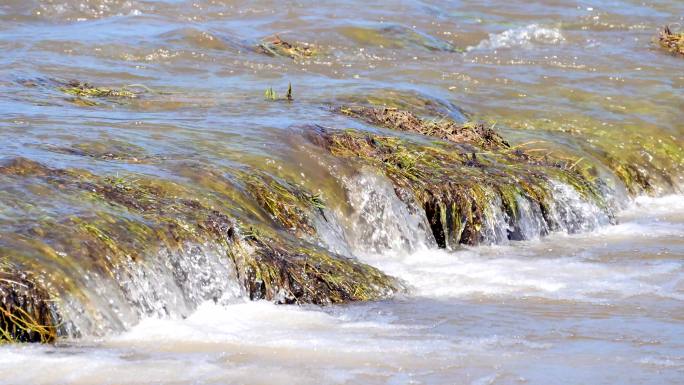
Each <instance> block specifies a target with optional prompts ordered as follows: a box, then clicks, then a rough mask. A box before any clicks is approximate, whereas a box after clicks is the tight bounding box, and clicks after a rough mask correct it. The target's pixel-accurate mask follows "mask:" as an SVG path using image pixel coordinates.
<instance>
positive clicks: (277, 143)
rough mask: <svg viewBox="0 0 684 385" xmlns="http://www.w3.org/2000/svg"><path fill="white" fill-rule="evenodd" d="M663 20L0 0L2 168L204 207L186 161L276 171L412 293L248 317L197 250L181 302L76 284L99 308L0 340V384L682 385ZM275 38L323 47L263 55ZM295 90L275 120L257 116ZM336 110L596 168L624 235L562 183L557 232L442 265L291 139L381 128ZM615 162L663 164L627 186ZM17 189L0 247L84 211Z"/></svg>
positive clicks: (526, 6) (678, 19) (645, 12)
mask: <svg viewBox="0 0 684 385" xmlns="http://www.w3.org/2000/svg"><path fill="white" fill-rule="evenodd" d="M675 23H680V24H684V2H682V1H679V0H658V1H650V2H642V1H632V0H610V1H609V0H586V1H570V0H539V1H534V2H530V1H523V0H506V1H503V0H492V1H486V2H482V1H415V0H410V1H384V2H372V1H363V2H362V1H356V0H353V1H346V2H339V3H333V2H310V1H280V2H276V1H228V0H196V1H189V2H184V1H174V0H167V1H161V0H159V1H136V0H127V1H123V0H67V1H64V0H54V1H35V0H29V1H24V0H21V1H20V0H2V1H0V48H2V51H3V55H1V56H0V133H2V141H0V155H1V156H2V157H3V159H5V158H6V159H10V158H17V157H22V158H28V159H31V160H33V161H36V162H40V163H42V164H47V165H49V166H50V167H55V168H75V169H79V170H86V171H87V172H89V173H92V174H93V175H98V176H99V175H103V176H104V175H109V176H115V177H119V176H122V175H134V176H135V175H141V176H145V177H154V178H159V179H162V180H170V181H174V183H186V184H189V185H193V186H194V184H197V185H201V188H203V189H204V188H211V189H213V190H211V191H214V190H215V191H219V190H217V189H218V187H216V186H214V185H211V186H210V185H209V184H208V182H204V180H202V181H200V179H197V178H195V176H196V175H197V168H196V167H197V164H200V165H202V166H201V167H203V168H206V169H210V168H211V169H212V170H214V169H216V170H219V169H221V170H223V169H236V168H240V169H246V170H255V169H258V170H266V171H267V172H269V173H273V174H277V175H279V176H286V177H288V178H290V179H292V180H296V181H297V182H298V183H300V184H301V185H302V186H307V188H310V189H311V190H315V191H317V192H318V193H320V194H321V196H322V197H323V198H326V197H327V199H328V206H327V209H326V210H328V209H329V211H326V213H330V214H331V215H332V214H334V217H335V218H337V222H335V221H332V222H331V223H332V225H331V226H330V228H327V227H326V229H327V230H324V229H323V228H322V227H320V226H317V227H316V229H317V230H318V232H319V233H320V234H321V239H322V244H323V245H324V246H325V247H327V248H329V249H331V250H333V251H335V252H337V253H341V254H346V255H350V256H351V255H353V256H354V257H356V258H358V259H359V260H360V261H362V262H364V263H367V264H369V265H371V266H374V267H376V268H378V269H379V270H381V271H382V272H384V273H387V274H389V275H390V276H393V277H397V278H399V279H400V280H401V282H402V284H403V285H404V286H405V290H403V291H402V292H400V293H398V294H396V295H394V296H393V297H392V298H390V299H385V300H380V301H371V302H366V303H364V302H360V303H352V304H342V305H331V306H323V307H320V306H314V305H301V306H297V305H276V304H274V303H272V301H264V300H260V301H249V300H248V299H246V298H245V294H244V292H243V291H242V289H241V288H240V287H239V285H238V283H237V282H236V281H235V279H234V278H231V277H230V276H229V275H230V274H228V273H225V274H224V275H223V276H222V275H221V274H223V272H224V271H223V270H222V269H224V268H225V266H224V267H220V268H219V267H216V266H219V265H221V263H222V259H221V257H220V256H219V257H216V258H214V257H211V256H208V257H206V258H205V259H200V260H193V261H190V263H195V264H200V263H201V264H203V265H202V266H200V267H197V266H196V267H197V269H195V270H193V268H187V269H186V270H187V271H188V274H189V276H193V275H192V274H196V275H195V276H196V277H199V278H197V279H202V282H203V285H205V286H203V287H201V288H197V289H196V290H195V289H193V288H191V289H187V290H190V291H192V290H195V292H192V293H191V294H190V297H191V298H192V300H193V301H195V302H192V301H186V302H184V303H183V304H182V305H177V306H176V307H174V303H175V302H173V301H172V300H168V298H171V294H168V293H167V294H164V293H166V291H165V290H166V289H165V288H164V287H161V286H160V287H157V286H155V284H154V281H155V280H159V281H161V280H163V273H159V271H161V270H159V269H156V270H155V269H153V268H151V267H150V271H153V272H156V273H158V274H159V276H155V275H153V274H152V273H147V274H148V275H145V274H142V273H141V275H139V277H143V276H144V277H143V278H139V281H140V282H148V283H149V285H148V284H147V283H146V285H143V286H136V289H135V290H133V289H132V291H131V292H135V293H137V294H138V295H139V298H136V299H135V300H134V301H133V300H131V301H132V302H135V303H133V304H130V303H127V302H126V300H125V299H119V296H120V295H121V294H120V293H118V292H117V293H116V294H113V293H114V292H115V291H116V290H114V289H112V288H111V287H109V286H106V284H103V283H98V282H92V280H90V279H89V278H88V276H87V274H85V273H83V271H81V270H79V269H76V268H74V269H73V273H69V274H72V275H69V274H67V275H68V276H69V277H70V279H71V280H72V282H82V287H83V292H85V293H86V294H85V296H86V297H88V298H99V299H98V300H97V301H96V300H90V302H87V301H85V300H84V302H83V303H86V302H87V303H93V304H94V305H92V307H93V308H97V311H99V312H100V313H96V312H95V310H93V313H92V314H98V315H97V316H94V315H91V313H89V312H90V309H91V308H89V307H86V306H83V309H85V310H79V309H81V307H79V306H81V305H79V304H77V302H78V301H74V302H69V303H68V304H67V305H68V306H65V308H64V309H65V310H64V314H65V315H66V316H67V318H69V321H73V325H71V327H72V330H73V331H74V332H73V333H72V334H73V335H71V336H66V337H65V338H60V339H58V341H57V343H56V344H54V345H34V344H28V345H12V344H10V345H2V346H0V384H13V385H14V384H57V383H59V384H95V383H97V384H157V383H163V384H295V383H296V384H473V385H480V384H673V385H674V384H681V383H682V381H683V380H682V379H684V258H683V257H684V195H681V194H682V187H681V186H682V185H683V184H684V182H683V179H682V177H683V175H684V174H682V173H681V171H682V170H683V169H684V165H683V163H682V155H681V153H682V143H684V124H683V123H682V122H684V60H683V59H682V58H681V57H677V56H674V55H671V54H669V53H667V52H664V51H662V50H661V48H659V47H658V45H657V44H656V43H655V42H654V41H653V40H654V38H655V37H657V31H658V28H659V27H662V26H664V25H667V24H675ZM275 36H279V38H282V39H283V40H287V41H292V42H300V43H301V42H306V43H310V44H312V47H314V48H315V49H316V50H317V51H320V52H322V53H321V54H317V55H314V56H312V57H307V58H305V59H298V58H295V60H292V59H291V58H288V57H279V56H269V55H265V54H263V52H259V51H258V50H256V49H255V47H256V45H257V44H258V42H259V41H262V39H271V40H272V39H274V37H275ZM71 79H78V80H80V81H83V82H88V83H92V84H95V85H98V86H108V87H122V86H128V88H127V89H129V90H134V91H135V93H136V98H134V99H131V100H126V101H121V100H118V99H113V98H104V99H87V98H86V99H85V100H86V101H85V102H84V101H83V100H82V99H80V98H73V97H72V96H71V95H65V93H64V92H61V91H60V87H64V84H68V83H67V82H68V81H70V80H71ZM60 85H61V86H60ZM289 85H291V87H292V96H293V99H294V100H292V101H291V102H284V101H276V102H273V101H269V100H264V99H265V98H264V92H265V91H266V90H267V89H269V88H272V89H273V90H274V91H275V92H276V93H277V94H278V95H279V97H284V96H285V94H286V93H287V89H288V86H289ZM138 93H139V94H138ZM138 95H140V97H137V96H138ZM267 99H268V98H267ZM89 100H95V101H96V103H90V102H89ZM349 101H353V102H358V101H363V102H366V101H368V102H371V103H374V102H383V101H384V102H387V101H391V103H394V104H397V105H398V106H399V107H400V108H411V109H414V110H417V111H419V112H422V111H429V112H434V110H438V111H440V114H442V115H444V117H446V118H451V119H454V120H457V121H461V120H466V119H467V118H468V119H482V120H484V121H486V122H488V124H490V125H493V126H494V127H495V128H496V130H497V131H498V132H500V134H501V135H502V136H503V137H504V138H506V139H507V140H509V141H510V142H511V144H514V145H517V144H520V145H526V146H527V147H528V148H531V150H532V151H534V150H536V149H535V148H534V147H538V146H542V147H545V148H551V149H552V150H553V151H561V152H563V153H564V154H566V153H572V154H574V155H575V156H576V157H577V159H578V160H577V162H578V164H580V165H581V164H582V163H581V162H595V163H596V164H600V166H597V169H598V171H597V173H598V175H599V176H600V177H601V178H604V179H605V180H607V181H608V184H609V185H610V186H612V187H613V188H612V189H611V191H610V194H609V195H610V202H611V205H613V208H614V212H615V213H616V214H615V215H616V217H615V218H614V219H613V218H608V217H607V216H606V215H605V214H604V213H603V212H601V210H599V209H598V208H597V206H594V205H590V204H588V203H586V202H584V201H582V202H580V201H579V198H577V197H576V195H577V194H576V193H572V194H571V193H569V192H567V191H565V190H563V188H561V187H559V188H558V191H557V195H556V199H557V200H558V201H559V202H563V204H565V205H567V206H568V207H573V208H576V210H575V211H573V213H574V214H573V215H574V217H573V219H572V220H569V221H568V222H567V223H568V224H569V225H568V226H567V227H565V228H563V227H561V228H558V229H555V231H551V233H550V234H548V235H545V234H542V235H545V236H540V234H538V233H539V232H540V231H541V230H539V226H540V225H539V224H534V223H527V224H525V225H524V226H521V228H522V230H523V232H524V231H525V230H529V234H528V235H525V236H524V237H523V238H524V240H522V241H517V240H507V239H505V238H506V235H505V234H506V230H505V229H506V224H504V223H502V222H501V221H496V220H495V219H496V218H497V217H496V216H495V215H494V216H492V218H494V219H492V221H493V222H492V223H491V224H490V225H491V228H492V229H493V230H492V231H494V233H496V232H497V231H498V230H497V229H499V230H501V229H503V230H501V231H503V234H504V235H502V236H497V235H496V234H494V235H492V237H490V238H487V239H485V240H486V241H485V242H482V244H480V245H476V246H466V245H464V246H460V247H454V248H450V249H444V248H442V249H439V248H437V247H436V244H435V239H434V238H433V237H432V236H431V235H430V234H426V230H425V228H424V226H422V222H421V219H416V216H415V214H414V213H412V212H411V208H410V207H409V209H408V211H407V209H406V207H404V205H403V204H402V203H401V202H400V200H399V199H398V198H397V196H395V195H394V193H393V190H392V188H391V187H389V186H388V184H387V181H386V180H385V179H384V177H380V176H377V175H374V174H373V173H369V172H368V170H362V172H360V173H359V174H355V171H358V170H355V169H354V167H353V166H351V165H346V166H344V167H342V166H340V165H339V164H337V163H334V162H331V161H328V160H327V158H325V155H324V154H323V153H322V152H320V151H318V150H312V148H311V146H310V145H309V143H308V142H306V140H305V139H302V137H301V135H299V133H300V132H301V131H302V130H306V129H307V127H310V126H312V125H317V126H325V127H336V128H354V129H357V130H367V131H369V132H375V131H374V130H376V128H374V127H369V126H368V125H366V124H364V123H363V122H359V121H358V120H353V119H350V118H348V117H346V116H341V115H340V114H337V113H335V112H334V111H333V110H332V109H331V107H330V106H331V105H336V104H339V103H347V102H349ZM539 143H542V144H539ZM527 144H529V145H527ZM558 148H561V149H562V150H555V149H558ZM661 151H662V152H661ZM677 151H679V153H677V154H678V155H676V156H675V155H672V158H668V156H670V155H671V154H672V153H676V152H677ZM606 154H610V156H607V155H606ZM473 156H474V155H473ZM615 159H617V160H619V161H624V162H625V163H635V164H636V163H638V162H641V161H643V162H645V163H644V164H645V166H644V169H646V170H651V172H652V170H660V171H663V170H665V171H663V173H662V175H661V174H659V173H658V172H653V175H656V176H654V177H653V179H652V181H651V187H652V188H651V189H650V190H648V191H631V190H630V187H629V186H627V185H626V184H622V183H620V182H619V181H618V179H619V178H618V177H617V176H616V175H618V174H619V173H617V172H615V171H614V170H613V171H611V169H610V164H611V162H612V161H614V160H615ZM673 159H674V160H673ZM337 167H341V168H342V169H341V170H340V169H338V168H337ZM573 167H574V166H573ZM331 170H333V171H331ZM666 171H667V172H670V173H669V174H667V173H666ZM618 176H619V175H618ZM198 178H199V177H198ZM13 180H14V179H3V177H2V176H0V187H1V188H0V251H2V250H5V248H10V247H14V246H8V245H17V244H20V243H18V242H19V241H17V239H19V235H17V234H22V236H24V235H25V229H26V228H27V226H29V224H30V223H34V222H37V221H39V220H40V221H42V220H43V219H44V218H49V219H54V220H57V219H58V218H71V217H72V216H81V217H85V216H87V215H90V213H92V212H94V211H93V210H95V209H94V208H93V207H94V206H91V204H90V203H84V202H83V201H82V198H80V197H77V196H75V195H73V194H72V193H69V192H60V191H59V190H58V189H57V188H56V187H54V186H52V185H50V184H48V183H45V182H42V181H38V182H36V181H28V182H26V183H24V182H22V184H18V183H15V182H13ZM207 186H210V187H207ZM369 186H370V187H369ZM193 191H194V190H193ZM221 191H222V190H221ZM342 191H344V192H342ZM573 194H574V195H573ZM316 196H318V195H316ZM340 197H347V198H348V202H344V203H339V204H336V203H334V202H335V200H337V199H338V198H340ZM340 200H344V199H340ZM98 207H99V206H98ZM245 207H249V208H247V209H245V210H243V211H245V212H251V211H250V210H252V209H251V207H252V206H249V205H246V206H245ZM106 210H109V208H107V209H106ZM240 210H241V209H238V210H237V211H240ZM559 210H560V209H559ZM107 212H109V211H107ZM321 212H323V211H321ZM559 212H565V211H562V210H560V211H559ZM249 215H252V217H257V218H259V219H258V220H262V217H264V216H263V215H262V216H261V217H260V216H259V214H249ZM323 218H325V220H326V221H327V220H328V219H330V218H329V216H328V217H326V215H323ZM531 220H532V219H531ZM570 224H572V226H570ZM60 229H61V227H60ZM340 229H342V230H340ZM60 231H61V230H60ZM541 232H542V233H543V232H544V231H541ZM35 234H39V235H35ZM35 234H34V236H36V237H38V238H40V237H44V238H49V237H50V236H52V235H50V233H49V231H48V232H47V234H48V235H44V234H45V233H35ZM340 234H342V235H340ZM525 234H527V233H525ZM15 237H16V239H15ZM55 237H57V236H55ZM21 239H23V238H21ZM46 243H47V244H50V245H51V247H55V249H58V246H55V244H57V245H59V243H58V242H55V243H54V244H53V243H51V242H49V241H46ZM21 244H22V245H23V243H21ZM205 246H206V245H205ZM27 247H28V246H27ZM84 247H85V246H84ZM202 250H203V251H200V252H199V254H203V253H204V254H207V255H210V254H211V253H212V252H211V251H209V252H208V251H206V249H202ZM195 254H197V253H195ZM195 254H193V255H195ZM204 254H203V255H204ZM74 258H76V257H74ZM67 259H68V258H66V257H65V260H67ZM74 260H77V259H74ZM69 261H71V260H69ZM207 261H208V262H207ZM41 263H42V262H41ZM44 266H45V269H46V270H45V271H47V273H45V274H46V275H48V276H49V275H50V274H52V273H51V272H52V270H50V269H55V270H54V271H57V270H58V268H57V267H55V266H53V265H51V264H49V263H45V265H44ZM0 267H1V265H0ZM59 269H63V267H61V265H60V267H59ZM83 269H85V268H83ZM59 271H62V270H59ZM84 271H85V270H84ZM156 273H155V274H156ZM212 274H213V275H212ZM84 275H85V277H84ZM76 277H80V278H76ZM160 277H161V278H160ZM193 277H194V276H193ZM217 277H219V278H217ZM220 277H223V278H220ZM79 279H83V281H79ZM135 285H137V283H136V284H135ZM135 285H134V284H132V286H135ZM160 285H161V284H160ZM205 287H210V288H211V290H214V291H217V292H220V298H214V299H213V300H209V301H205V299H206V298H204V297H211V295H209V294H207V293H205V292H204V291H203V290H204V288H205ZM136 290H137V291H136ZM184 290H186V289H184ZM207 290H209V289H207ZM146 294H149V295H146ZM194 294H196V295H194ZM164 295H167V297H164ZM184 295H186V297H187V295H188V294H187V293H184ZM165 298H166V299H165ZM174 298H175V297H174ZM174 301H175V300H174ZM142 302H144V304H143V305H140V303H142ZM79 303H80V302H79ZM136 306H137V307H136ZM107 308H111V309H114V310H112V313H111V314H109V313H107V311H108V310H103V309H107ZM140 309H145V310H140ZM150 309H152V310H150ZM160 309H163V310H160ZM102 314H104V315H102Z"/></svg>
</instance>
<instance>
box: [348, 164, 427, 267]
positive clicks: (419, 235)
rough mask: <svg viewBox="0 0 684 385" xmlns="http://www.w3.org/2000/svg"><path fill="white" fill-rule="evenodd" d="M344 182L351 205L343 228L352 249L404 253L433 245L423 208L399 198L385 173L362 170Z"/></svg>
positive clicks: (363, 251) (356, 251)
mask: <svg viewBox="0 0 684 385" xmlns="http://www.w3.org/2000/svg"><path fill="white" fill-rule="evenodd" d="M343 183H344V186H345V188H346V190H347V196H348V200H349V205H350V206H351V207H352V209H353V213H352V215H351V216H350V217H349V218H347V223H348V225H347V229H346V230H347V234H348V237H347V238H348V240H349V244H350V248H351V249H352V250H353V251H354V252H355V253H360V254H364V253H378V254H380V253H385V252H388V251H392V252H397V253H407V252H412V251H415V250H417V249H418V248H422V247H434V246H436V243H435V240H434V237H433V236H432V233H431V232H430V230H429V229H430V226H429V224H428V222H427V218H426V217H425V213H424V211H423V210H422V209H421V208H418V207H414V206H411V205H409V204H407V203H405V202H403V201H402V200H400V199H399V197H398V196H397V194H396V192H395V190H394V187H393V186H392V184H391V182H390V181H389V180H388V179H387V178H386V177H384V176H381V175H378V174H376V173H373V172H372V171H370V170H362V171H361V172H360V173H358V174H356V175H355V176H353V177H350V178H345V179H344V181H343Z"/></svg>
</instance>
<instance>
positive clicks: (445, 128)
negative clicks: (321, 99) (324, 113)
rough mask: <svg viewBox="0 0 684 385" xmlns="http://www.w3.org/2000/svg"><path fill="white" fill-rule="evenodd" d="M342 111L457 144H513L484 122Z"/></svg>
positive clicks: (403, 113)
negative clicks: (458, 121) (460, 121)
mask: <svg viewBox="0 0 684 385" xmlns="http://www.w3.org/2000/svg"><path fill="white" fill-rule="evenodd" d="M339 111H340V112H341V113H343V114H345V115H349V116H352V117H355V118H360V119H363V120H365V121H366V122H368V123H370V124H374V125H378V126H382V127H385V128H390V129H393V130H398V131H410V132H415V133H417V134H421V135H426V136H433V137H436V138H439V139H444V140H448V141H451V142H454V143H468V144H473V145H475V146H478V147H482V148H486V149H497V148H503V147H510V145H509V144H508V143H507V142H506V141H505V140H504V139H503V138H502V137H501V136H499V134H497V133H496V132H495V131H494V130H492V129H491V128H489V127H486V126H485V125H484V124H483V123H465V124H459V123H456V122H455V121H453V120H451V119H447V118H443V119H434V120H426V119H421V118H419V117H418V116H416V115H414V114H413V113H411V112H409V111H404V110H399V109H397V108H390V107H381V108H375V107H364V106H348V107H341V108H339Z"/></svg>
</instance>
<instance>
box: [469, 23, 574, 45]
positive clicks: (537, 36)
mask: <svg viewBox="0 0 684 385" xmlns="http://www.w3.org/2000/svg"><path fill="white" fill-rule="evenodd" d="M563 41H565V37H564V36H563V34H562V33H561V31H560V29H558V28H549V27H544V26H541V25H539V24H530V25H527V26H524V27H519V28H513V29H508V30H506V31H503V32H501V33H497V34H493V33H492V34H489V38H488V39H486V40H483V41H481V42H480V44H478V45H477V46H475V47H468V51H470V50H495V49H499V48H513V47H522V48H532V47H534V46H535V44H559V43H561V42H563Z"/></svg>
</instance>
